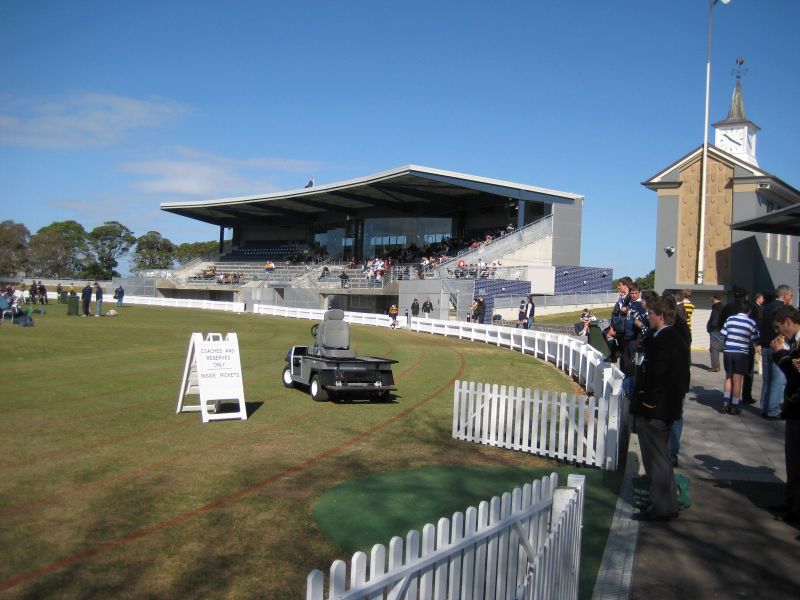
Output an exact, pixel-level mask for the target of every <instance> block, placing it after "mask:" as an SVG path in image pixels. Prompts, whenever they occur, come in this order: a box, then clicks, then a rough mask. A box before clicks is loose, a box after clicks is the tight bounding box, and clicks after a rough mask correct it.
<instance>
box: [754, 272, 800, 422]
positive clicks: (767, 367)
mask: <svg viewBox="0 0 800 600" xmlns="http://www.w3.org/2000/svg"><path fill="white" fill-rule="evenodd" d="M793 296H794V293H793V292H792V288H790V287H789V286H788V285H779V286H778V287H777V288H776V289H775V300H773V301H772V302H770V303H769V304H767V305H765V306H764V317H763V318H762V319H761V323H759V325H760V326H761V327H760V330H759V332H760V334H761V337H760V340H759V341H760V342H761V364H762V365H763V367H764V372H763V373H762V374H761V417H762V418H764V419H778V418H780V412H781V400H782V399H783V388H784V387H785V386H786V376H785V375H784V373H783V371H782V370H781V369H779V368H778V365H777V364H776V363H775V362H774V361H773V360H772V346H771V344H772V340H774V339H775V336H776V335H777V333H776V332H775V327H774V326H773V325H772V313H774V312H775V311H776V310H777V309H778V308H780V307H782V306H786V305H791V303H792V298H793Z"/></svg>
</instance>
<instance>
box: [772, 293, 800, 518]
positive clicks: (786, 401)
mask: <svg viewBox="0 0 800 600" xmlns="http://www.w3.org/2000/svg"><path fill="white" fill-rule="evenodd" d="M772 324H773V327H774V328H775V329H777V330H778V334H779V335H778V336H776V337H775V338H774V339H773V340H772V342H771V344H770V350H771V351H772V360H773V362H774V363H775V365H777V366H778V368H780V370H781V372H782V373H783V374H784V376H785V377H786V386H785V388H784V393H783V416H784V417H785V418H786V430H785V433H784V455H785V460H786V503H785V504H783V505H778V506H773V507H771V508H772V509H773V510H776V511H778V512H779V513H781V515H780V519H781V520H782V521H785V522H787V523H792V524H795V525H796V524H800V372H798V369H800V349H799V348H798V344H800V312H798V311H797V309H796V308H794V307H793V306H791V305H784V306H779V307H778V308H776V309H775V311H774V312H773V313H772ZM787 346H788V347H789V349H787ZM764 366H765V367H766V365H764Z"/></svg>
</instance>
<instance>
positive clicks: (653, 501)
mask: <svg viewBox="0 0 800 600" xmlns="http://www.w3.org/2000/svg"><path fill="white" fill-rule="evenodd" d="M634 426H635V427H636V434H637V435H638V436H639V446H640V447H641V449H642V462H643V463H644V470H645V473H647V475H648V476H649V477H650V508H649V509H648V510H651V511H652V512H653V514H655V515H659V516H671V515H672V514H674V513H676V512H678V498H677V490H676V489H675V474H674V473H673V471H672V458H671V457H670V452H669V435H670V432H671V431H672V425H671V424H670V423H667V422H666V421H661V420H659V419H646V418H644V417H641V416H639V415H636V417H635V423H634Z"/></svg>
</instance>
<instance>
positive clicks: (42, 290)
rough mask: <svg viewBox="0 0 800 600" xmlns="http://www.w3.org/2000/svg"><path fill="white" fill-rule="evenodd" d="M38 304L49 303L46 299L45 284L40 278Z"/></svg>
mask: <svg viewBox="0 0 800 600" xmlns="http://www.w3.org/2000/svg"><path fill="white" fill-rule="evenodd" d="M38 291H39V304H50V301H49V300H48V299H47V286H45V285H44V284H43V283H42V280H41V279H40V280H39V286H38Z"/></svg>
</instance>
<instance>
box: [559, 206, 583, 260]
mask: <svg viewBox="0 0 800 600" xmlns="http://www.w3.org/2000/svg"><path fill="white" fill-rule="evenodd" d="M552 206H553V253H552V261H553V264H557V265H579V264H580V263H581V219H582V217H583V198H580V199H578V200H577V201H575V202H574V203H572V204H553V205H552Z"/></svg>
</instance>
